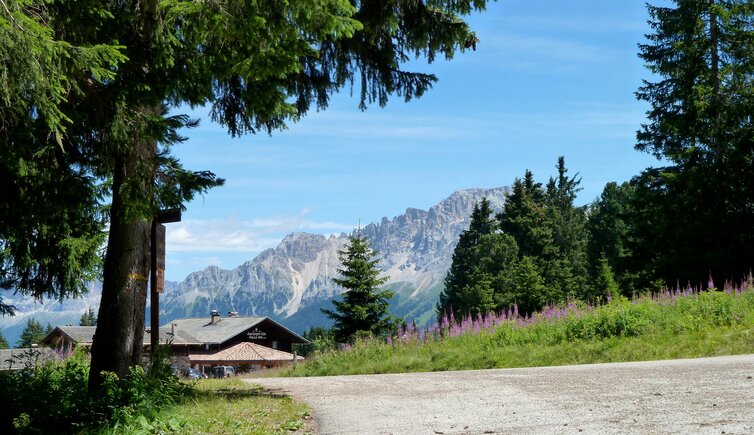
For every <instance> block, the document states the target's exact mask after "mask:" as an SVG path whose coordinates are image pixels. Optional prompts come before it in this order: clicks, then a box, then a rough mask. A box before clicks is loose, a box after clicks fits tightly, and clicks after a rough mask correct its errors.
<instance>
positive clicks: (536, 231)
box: [497, 170, 556, 258]
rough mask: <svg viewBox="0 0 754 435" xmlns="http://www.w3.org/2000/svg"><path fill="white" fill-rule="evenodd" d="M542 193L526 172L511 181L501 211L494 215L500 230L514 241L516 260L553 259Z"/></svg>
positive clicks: (549, 230)
mask: <svg viewBox="0 0 754 435" xmlns="http://www.w3.org/2000/svg"><path fill="white" fill-rule="evenodd" d="M545 199H546V197H545V190H544V189H543V188H542V183H537V182H536V181H534V174H532V172H531V171H529V170H527V171H526V173H525V174H524V178H523V179H520V178H516V179H515V180H514V181H513V187H512V189H511V193H510V194H509V195H508V197H507V198H506V201H505V206H504V208H503V212H502V213H500V214H498V216H497V218H498V220H499V222H500V228H501V229H502V230H503V232H504V233H505V234H510V235H511V236H513V238H514V239H515V240H516V243H517V244H518V248H519V257H520V258H523V257H526V256H529V257H554V256H555V253H556V251H555V249H556V248H555V244H554V236H553V233H552V227H551V225H549V224H548V216H547V204H546V202H545Z"/></svg>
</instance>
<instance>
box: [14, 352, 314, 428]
mask: <svg viewBox="0 0 754 435" xmlns="http://www.w3.org/2000/svg"><path fill="white" fill-rule="evenodd" d="M22 359H23V361H25V362H26V363H27V365H26V367H25V368H24V369H23V370H21V371H19V372H15V373H12V372H0V391H2V400H3V402H2V406H0V433H58V434H66V433H98V434H123V433H129V434H132V433H141V434H152V433H181V434H197V433H212V434H219V433H244V434H271V433H289V432H290V431H296V430H299V429H304V430H306V429H308V428H309V427H310V426H309V423H308V420H309V413H308V410H307V408H306V407H305V406H304V405H302V404H299V403H296V402H294V401H293V400H292V399H291V398H290V397H286V396H278V395H272V394H267V393H265V392H263V391H262V390H261V388H259V387H256V386H252V385H251V384H248V383H246V382H243V381H241V380H239V379H217V380H215V379H202V380H200V381H198V382H193V383H189V382H184V381H181V380H179V379H178V378H176V377H175V376H173V375H172V374H171V371H170V367H169V366H168V365H166V364H161V365H158V366H157V367H155V368H153V369H152V370H145V369H144V368H142V367H140V366H136V367H133V368H132V369H131V372H130V374H129V376H127V377H126V378H124V379H118V378H117V377H116V376H115V375H114V374H112V373H109V374H107V375H106V376H105V383H104V386H103V390H102V394H101V395H97V396H89V395H87V391H86V389H87V382H88V377H89V361H88V355H86V354H85V353H84V352H77V353H74V354H73V355H72V356H69V357H67V358H65V359H62V357H61V359H59V360H54V361H48V362H46V363H40V364H38V365H37V366H36V367H35V366H34V365H35V361H34V359H33V358H31V354H30V355H29V358H22Z"/></svg>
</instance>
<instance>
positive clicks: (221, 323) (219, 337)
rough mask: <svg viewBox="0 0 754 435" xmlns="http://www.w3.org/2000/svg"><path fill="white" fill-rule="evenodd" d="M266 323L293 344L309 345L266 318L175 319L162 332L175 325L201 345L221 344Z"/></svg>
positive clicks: (162, 327)
mask: <svg viewBox="0 0 754 435" xmlns="http://www.w3.org/2000/svg"><path fill="white" fill-rule="evenodd" d="M265 321H266V322H270V323H272V324H273V325H275V326H276V327H278V328H280V329H281V330H283V331H284V332H286V333H288V334H289V335H290V336H291V338H292V340H291V341H292V342H293V343H309V341H308V340H307V339H305V338H303V337H301V336H300V335H298V334H296V333H295V332H293V331H291V330H290V329H288V328H286V327H285V326H283V325H281V324H280V323H278V322H276V321H274V320H272V319H270V318H269V317H265V316H258V317H218V318H217V319H215V322H214V323H212V321H211V320H210V319H209V318H207V317H200V318H191V319H175V320H173V321H172V322H170V323H168V324H166V325H163V326H161V327H160V332H161V333H162V331H166V332H170V331H171V330H172V326H171V324H175V325H176V328H177V334H178V335H180V334H182V333H186V334H188V335H189V336H191V337H195V338H196V339H197V340H198V342H199V343H201V344H205V343H206V344H221V343H224V342H226V341H228V340H230V339H231V338H233V337H235V336H237V335H239V334H241V333H242V332H244V331H246V330H247V329H249V328H253V327H254V326H257V325H259V324H260V323H262V322H265Z"/></svg>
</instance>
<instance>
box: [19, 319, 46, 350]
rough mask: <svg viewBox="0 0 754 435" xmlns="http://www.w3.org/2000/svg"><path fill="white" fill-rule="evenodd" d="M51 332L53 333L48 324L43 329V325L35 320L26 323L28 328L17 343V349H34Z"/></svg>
mask: <svg viewBox="0 0 754 435" xmlns="http://www.w3.org/2000/svg"><path fill="white" fill-rule="evenodd" d="M50 332H52V326H51V325H50V324H47V327H46V328H42V324H41V323H39V322H37V321H36V320H34V319H33V318H32V319H29V320H28V321H27V322H26V327H25V328H24V330H23V331H22V332H21V336H20V337H19V338H18V342H16V347H32V346H33V345H35V344H37V343H39V342H40V341H42V339H43V338H45V336H46V335H47V334H49V333H50Z"/></svg>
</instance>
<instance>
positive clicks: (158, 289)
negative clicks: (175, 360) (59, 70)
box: [149, 209, 181, 356]
mask: <svg viewBox="0 0 754 435" xmlns="http://www.w3.org/2000/svg"><path fill="white" fill-rule="evenodd" d="M180 221H181V210H180V209H171V210H161V211H160V212H159V213H158V215H157V217H156V218H154V219H152V234H151V240H150V242H151V243H150V246H151V251H152V252H151V257H152V261H151V263H152V264H151V267H150V274H149V275H150V276H149V277H150V281H149V301H150V325H151V326H150V328H151V330H150V344H151V346H150V348H151V351H152V356H156V355H157V346H158V344H159V343H160V293H162V292H163V290H164V289H165V225H162V224H166V223H171V222H180Z"/></svg>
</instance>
